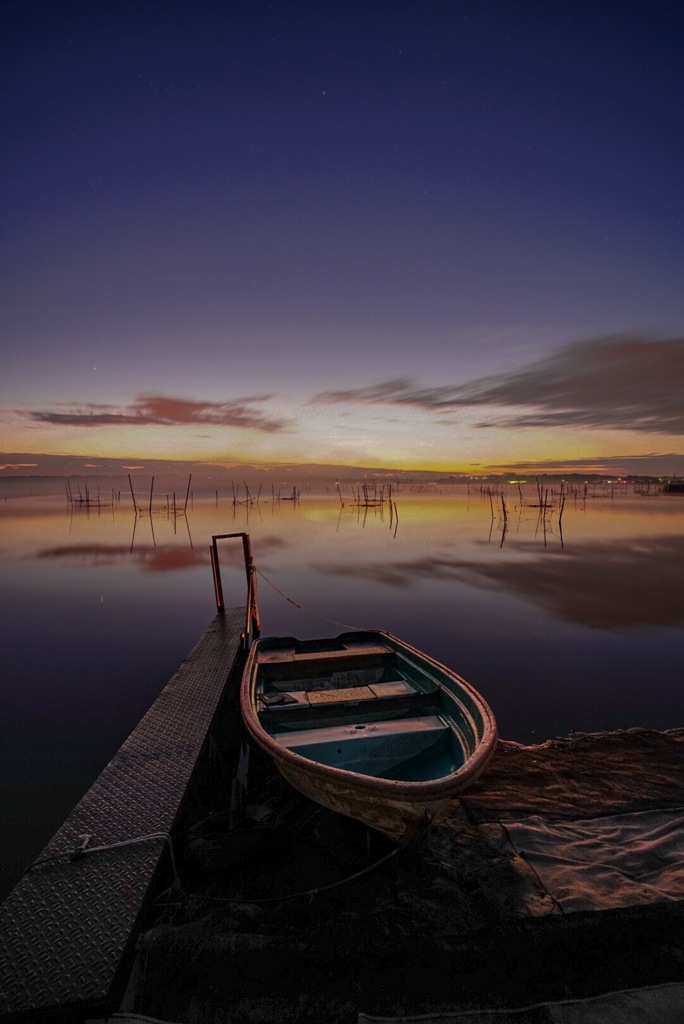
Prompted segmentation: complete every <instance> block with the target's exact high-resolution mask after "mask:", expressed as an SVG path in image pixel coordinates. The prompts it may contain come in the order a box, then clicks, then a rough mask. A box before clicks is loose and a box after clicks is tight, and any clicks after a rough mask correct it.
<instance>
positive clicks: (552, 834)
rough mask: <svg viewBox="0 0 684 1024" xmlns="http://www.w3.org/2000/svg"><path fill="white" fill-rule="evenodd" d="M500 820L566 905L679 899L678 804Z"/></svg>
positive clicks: (681, 814)
mask: <svg viewBox="0 0 684 1024" xmlns="http://www.w3.org/2000/svg"><path fill="white" fill-rule="evenodd" d="M502 824H503V825H504V827H505V829H506V831H507V833H508V835H509V838H510V840H511V843H512V844H513V846H514V848H515V850H516V852H517V853H518V854H519V855H520V856H521V857H523V858H524V859H525V860H526V861H527V863H528V864H529V865H530V866H531V867H532V868H533V869H534V871H535V872H536V873H537V875H538V877H539V879H540V880H541V882H542V884H543V885H544V887H545V888H546V890H547V892H548V893H549V895H550V896H551V897H552V899H553V900H555V902H556V903H557V904H558V905H559V906H560V908H561V909H562V910H563V911H564V912H565V913H572V912H575V911H586V910H612V909H615V908H618V907H630V906H639V905H644V904H651V903H666V902H674V901H678V900H683V899H684V808H680V809H677V810H667V811H639V812H634V813H630V814H615V815H609V816H606V817H599V818H591V819H583V820H577V821H568V820H553V819H548V818H543V817H541V816H539V815H532V816H530V817H528V818H524V819H523V820H522V821H516V822H509V821H507V822H504V823H502ZM682 1020H684V1010H683V1013H682Z"/></svg>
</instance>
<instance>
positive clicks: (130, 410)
mask: <svg viewBox="0 0 684 1024" xmlns="http://www.w3.org/2000/svg"><path fill="white" fill-rule="evenodd" d="M271 397H272V396H271V395H252V396H250V397H248V398H238V399H235V400H234V401H231V402H194V401H191V400H190V399H187V398H176V397H172V396H168V395H139V396H138V397H137V398H135V399H134V400H133V402H132V403H131V404H130V405H128V406H124V407H123V408H121V407H115V406H111V405H100V404H95V403H88V404H87V405H84V406H79V407H72V408H70V409H68V410H67V411H53V410H33V411H32V412H30V413H29V414H28V415H29V416H30V418H31V419H32V420H34V421H35V422H38V423H51V424H53V425H55V426H69V427H103V426H134V427H144V426H150V425H157V426H202V427H208V426H220V427H241V428H243V429H250V430H262V431H265V432H267V433H277V432H279V431H282V430H284V429H285V422H284V420H280V419H276V418H275V417H272V416H269V415H268V414H267V413H265V412H263V411H262V410H260V409H259V408H256V407H257V406H258V405H259V403H261V402H267V401H268V400H269V399H270V398H271Z"/></svg>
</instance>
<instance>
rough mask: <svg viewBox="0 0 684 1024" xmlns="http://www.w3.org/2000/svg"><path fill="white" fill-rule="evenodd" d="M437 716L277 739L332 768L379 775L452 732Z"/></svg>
mask: <svg viewBox="0 0 684 1024" xmlns="http://www.w3.org/2000/svg"><path fill="white" fill-rule="evenodd" d="M450 731H451V730H450V729H449V726H448V725H447V724H446V722H443V721H442V719H441V718H439V717H438V716H437V715H425V716H420V717H418V716H416V717H415V718H401V719H393V720H390V721H381V722H366V723H363V724H361V723H357V724H354V723H351V722H350V723H349V724H348V725H336V726H327V727H323V728H320V729H297V730H292V731H291V732H282V733H279V734H278V735H277V737H275V738H276V739H277V741H278V743H280V744H281V745H282V746H283V747H285V748H286V749H287V750H291V751H292V752H293V753H295V754H301V755H302V756H303V757H307V758H309V759H311V760H312V761H318V762H320V763H321V764H327V765H330V766H332V767H338V768H345V769H347V770H350V771H360V772H362V773H365V774H372V775H377V774H378V773H380V772H382V771H386V770H388V769H390V768H391V767H392V766H393V765H396V764H400V763H402V762H404V761H406V760H409V759H410V758H413V757H416V756H417V755H419V754H421V753H423V752H424V751H426V750H428V749H430V748H432V747H433V746H434V745H435V744H436V743H438V742H439V740H440V739H442V737H443V736H445V735H446V734H448V733H450Z"/></svg>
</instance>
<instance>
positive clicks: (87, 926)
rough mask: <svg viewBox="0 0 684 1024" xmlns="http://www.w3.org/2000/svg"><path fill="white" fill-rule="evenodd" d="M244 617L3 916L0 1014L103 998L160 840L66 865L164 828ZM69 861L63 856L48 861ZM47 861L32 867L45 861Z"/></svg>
mask: <svg viewBox="0 0 684 1024" xmlns="http://www.w3.org/2000/svg"><path fill="white" fill-rule="evenodd" d="M244 622H245V610H244V609H242V608H235V609H227V610H226V612H225V613H223V614H219V615H217V616H216V618H215V619H214V621H213V622H212V623H211V625H210V627H209V629H207V631H206V633H205V634H204V635H203V636H202V638H201V639H200V640H199V642H198V643H197V644H196V645H195V647H194V648H193V649H192V651H191V652H190V654H189V655H188V657H187V659H186V660H185V661H184V662H183V664H182V665H181V666H180V668H179V669H178V671H177V672H176V673H175V675H174V676H173V677H172V679H171V680H170V681H169V682H168V683H167V685H166V686H165V687H164V689H163V690H162V692H161V693H160V695H159V697H158V698H157V699H156V701H155V702H154V704H153V705H152V706H151V707H150V709H149V711H148V712H147V713H146V715H145V716H144V717H143V718H142V720H141V721H140V723H139V724H138V726H137V727H136V728H135V729H134V731H133V732H132V733H131V735H130V736H129V737H128V739H127V740H126V741H125V742H124V744H123V746H122V747H121V748H120V749H119V751H118V752H117V753H116V754H115V756H114V757H113V759H112V760H111V761H110V762H109V764H108V765H107V767H106V768H105V769H104V771H103V772H102V773H101V775H100V776H99V777H98V778H97V780H96V781H95V782H94V783H93V785H92V786H91V788H90V789H89V790H88V792H87V793H86V794H85V796H84V797H83V799H82V800H81V801H80V803H79V804H78V805H77V806H76V807H75V808H74V810H73V812H72V813H71V815H70V816H69V817H68V818H67V820H66V821H65V822H64V824H63V825H62V827H61V828H60V829H59V831H58V832H57V833H56V835H55V836H54V837H53V838H52V839H51V840H50V842H49V843H48V845H47V846H46V847H45V849H44V850H43V851H42V853H41V854H40V856H39V857H38V859H37V861H36V864H35V866H34V867H33V868H32V869H31V870H29V871H28V872H27V873H26V874H25V875H24V876H23V878H22V879H21V880H20V882H19V883H18V884H17V886H16V887H15V888H14V889H13V890H12V892H11V893H10V895H9V896H8V897H7V899H6V900H5V902H4V903H3V905H2V907H1V908H0V1014H3V1015H4V1014H8V1015H9V1014H12V1015H13V1014H28V1013H30V1012H36V1011H41V1010H47V1009H49V1008H51V1007H57V1006H62V1007H64V1006H68V1005H71V1004H86V1005H87V1004H97V1005H99V1004H102V1003H104V1002H106V1001H107V998H108V996H109V994H110V991H111V988H112V985H113V984H114V981H115V979H116V974H117V971H118V969H119V965H120V963H121V960H122V957H123V955H124V953H125V951H126V947H127V946H128V944H129V942H130V940H131V938H132V934H133V931H134V926H135V922H136V920H137V918H138V916H139V914H140V911H141V909H142V906H143V902H144V899H145V895H146V893H147V891H148V889H149V887H150V884H151V882H152V879H153V875H154V872H155V869H156V867H157V864H158V862H159V860H160V857H161V854H162V852H163V848H164V846H165V845H166V844H165V840H164V839H163V838H160V839H154V840H152V841H147V842H142V843H137V844H135V845H131V846H124V847H120V848H118V849H113V850H105V851H102V852H95V853H92V854H88V855H86V856H84V857H80V858H77V859H75V860H72V859H71V858H70V856H68V854H71V853H72V852H73V851H74V850H75V849H76V848H78V847H80V846H81V843H82V840H81V838H80V837H81V836H82V835H83V834H84V833H88V834H90V836H91V839H90V845H91V846H102V845H108V844H111V843H119V842H125V841H127V840H131V839H136V838H139V837H143V836H148V835H150V834H151V833H155V832H160V833H167V832H169V831H170V829H171V827H172V825H173V822H174V819H175V817H176V815H177V812H178V810H179V807H180V805H181V803H182V800H183V797H184V795H185V792H186V790H187V787H188V784H189V782H190V779H191V777H192V773H193V770H194V767H195V765H196V763H197V759H198V756H199V754H200V752H201V750H202V746H203V744H204V741H205V738H206V735H207V732H208V730H209V727H210V725H211V722H212V719H213V717H214V714H215V711H216V707H217V705H218V702H219V700H220V697H221V694H222V693H223V690H224V687H225V684H226V682H227V680H228V677H229V675H230V673H231V672H232V669H233V667H234V665H235V661H236V657H237V654H238V650H239V646H240V634H241V631H242V628H243V626H244ZM61 854H67V856H56V855H61ZM49 857H55V859H54V860H49V861H46V862H45V863H38V862H39V861H42V860H43V859H44V858H49Z"/></svg>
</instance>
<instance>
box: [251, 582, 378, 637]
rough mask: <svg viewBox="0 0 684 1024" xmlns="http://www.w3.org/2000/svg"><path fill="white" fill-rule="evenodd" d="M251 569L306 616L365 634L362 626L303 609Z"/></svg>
mask: <svg viewBox="0 0 684 1024" xmlns="http://www.w3.org/2000/svg"><path fill="white" fill-rule="evenodd" d="M253 568H254V572H256V573H258V574H259V576H261V578H262V579H263V580H266V582H267V583H268V585H269V587H273V589H274V590H275V592H276V593H277V594H280V596H281V597H283V598H285V600H286V601H287V602H288V603H289V604H292V605H294V606H295V608H298V609H299V610H300V612H306V614H307V615H313V616H315V617H316V618H317V619H323V620H324V621H325V622H331V623H332V624H333V626H344V628H345V629H353V630H356V631H358V632H365V627H364V626H352V625H350V624H349V623H348V622H340V620H339V619H331V618H330V617H329V616H328V615H322V614H321V613H320V612H314V611H312V610H311V609H310V608H305V607H304V605H303V604H299V603H298V602H297V601H295V600H294V598H292V597H288V595H287V594H286V593H285V592H284V591H282V590H280V588H279V587H276V585H275V583H273V581H272V580H269V578H268V576H266V575H264V573H263V572H262V571H261V569H258V568H257V567H256V566H254V567H253Z"/></svg>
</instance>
